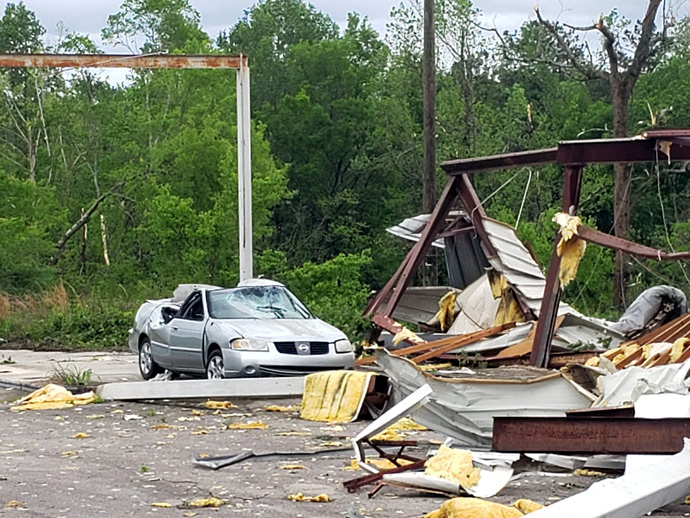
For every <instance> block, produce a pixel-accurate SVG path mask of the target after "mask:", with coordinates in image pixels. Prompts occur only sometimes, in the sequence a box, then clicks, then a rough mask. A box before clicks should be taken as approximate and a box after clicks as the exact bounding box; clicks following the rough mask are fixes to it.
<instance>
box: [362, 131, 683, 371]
mask: <svg viewBox="0 0 690 518" xmlns="http://www.w3.org/2000/svg"><path fill="white" fill-rule="evenodd" d="M687 160H690V129H680V130H676V129H669V130H655V131H648V132H645V133H643V134H642V135H639V136H637V137H632V138H624V139H600V140H572V141H563V142H559V144H558V146H557V147H555V148H548V149H542V150H536V151H521V152H518V153H507V154H502V155H493V156H487V157H480V158H468V159H460V160H451V161H447V162H444V163H442V164H441V168H442V169H443V170H444V171H445V172H446V174H447V175H448V183H447V184H446V187H445V189H444V191H443V194H442V195H441V198H440V199H439V202H438V204H437V205H436V208H435V209H434V212H433V213H432V215H431V218H430V219H429V222H428V223H427V226H426V228H425V229H424V232H423V233H422V236H421V239H420V240H419V241H418V242H417V243H415V245H414V246H413V248H412V249H411V250H410V252H409V253H408V254H407V256H406V257H405V259H404V260H403V262H402V263H401V265H400V267H399V268H398V270H397V271H396V272H395V273H394V274H393V276H392V277H391V279H390V280H389V281H388V282H387V283H386V285H385V286H384V287H383V288H382V289H381V291H380V292H379V293H378V294H377V295H376V297H375V298H374V299H373V300H372V301H371V302H370V303H369V305H368V306H367V308H366V310H365V314H368V315H372V314H374V313H379V314H382V315H384V316H386V317H389V316H390V315H391V314H392V313H393V311H394V310H395V307H396V305H397V303H398V301H399V300H400V297H401V296H402V293H403V292H404V290H405V289H406V288H407V286H408V285H409V283H410V281H411V279H412V278H413V276H414V274H415V272H416V271H417V269H418V268H419V266H420V264H421V263H422V261H423V259H424V257H425V256H426V254H427V252H428V251H429V249H430V247H431V244H432V242H433V241H434V240H435V239H436V238H437V237H438V235H439V234H443V233H444V231H443V230H442V226H443V224H444V221H445V219H446V217H447V216H448V213H449V211H450V210H451V207H452V205H453V203H455V202H456V201H457V200H460V202H461V203H462V204H463V205H464V206H465V209H466V210H467V212H468V213H469V214H471V215H472V216H471V219H472V224H473V225H474V227H473V228H474V231H475V232H476V233H477V234H478V235H479V237H480V238H481V243H482V247H483V249H484V252H485V253H486V255H487V257H493V256H495V254H496V251H495V250H494V249H493V247H492V245H491V242H490V241H489V239H488V238H487V235H486V231H485V229H484V228H483V223H482V217H484V216H485V214H484V209H483V208H482V206H481V203H480V201H479V198H478V197H477V195H476V193H475V191H474V188H473V187H472V184H471V182H470V179H469V176H468V175H471V174H476V173H480V172H488V171H497V170H503V169H511V168H516V167H528V166H538V165H546V164H554V165H560V166H562V167H563V168H564V175H563V204H562V210H563V212H565V213H567V214H570V215H571V216H574V215H576V214H577V211H578V206H579V203H580V190H581V185H582V176H583V172H584V169H585V167H586V166H587V165H590V164H612V163H638V162H651V163H660V162H668V163H670V162H671V161H687ZM476 216H481V217H476ZM581 230H582V234H583V235H582V236H580V237H581V238H582V239H585V240H587V241H590V242H594V243H597V244H600V245H602V246H605V247H608V248H612V249H614V250H618V251H621V252H624V253H629V254H635V255H640V256H642V257H647V258H652V259H658V260H681V259H688V258H690V253H688V252H681V253H674V254H669V253H666V252H663V251H661V250H655V249H652V248H649V247H646V246H643V245H640V244H637V243H632V242H630V241H627V240H625V239H621V238H618V237H615V236H611V235H608V234H604V233H603V232H599V231H596V230H592V229H587V228H586V227H584V226H583V227H581ZM451 231H452V230H451ZM447 232H448V231H446V232H445V233H447ZM559 238H560V235H557V236H556V241H555V243H554V250H553V253H552V256H551V261H550V263H549V270H548V273H547V276H546V286H545V288H544V296H543V298H542V304H541V309H540V311H539V318H538V321H537V327H536V332H535V337H534V341H533V346H532V351H531V354H530V363H531V364H532V365H536V366H539V367H547V366H548V364H549V356H550V351H551V341H552V339H553V334H554V326H555V319H556V314H557V309H558V303H559V301H560V296H561V288H560V283H559V282H558V270H559V267H560V262H561V258H560V256H559V255H558V254H557V253H556V243H557V242H558V239H559ZM389 295H390V298H389V300H388V303H387V304H386V306H385V308H384V309H383V310H381V306H382V305H383V301H384V300H385V299H386V298H387V297H389Z"/></svg>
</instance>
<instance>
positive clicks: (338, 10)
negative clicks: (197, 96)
mask: <svg viewBox="0 0 690 518" xmlns="http://www.w3.org/2000/svg"><path fill="white" fill-rule="evenodd" d="M4 3H5V4H7V2H4ZM24 3H25V4H26V5H27V7H28V8H29V9H31V10H33V11H34V12H35V13H36V15H37V16H38V18H39V20H40V21H41V23H42V24H43V25H44V27H46V29H47V30H48V32H49V34H55V32H56V25H57V23H58V22H59V21H62V22H64V23H65V25H66V26H67V28H69V29H70V30H71V31H74V32H78V33H84V34H89V35H90V36H91V37H92V38H93V39H94V40H96V41H97V42H98V43H100V38H99V34H100V31H101V29H102V28H103V27H104V26H105V23H106V19H107V18H108V15H109V14H112V13H115V12H117V11H118V8H119V6H120V4H121V0H24ZM191 3H192V5H193V6H194V7H195V8H196V9H197V10H198V11H199V12H200V13H201V22H202V25H203V26H204V29H205V30H206V32H208V33H209V34H210V35H211V37H213V38H215V36H217V34H218V32H219V31H221V30H223V29H227V28H229V27H232V26H233V25H234V24H235V23H237V21H238V20H239V19H240V18H241V17H242V16H243V14H244V11H245V10H247V9H249V8H250V7H251V6H252V5H253V4H254V2H252V1H248V0H191ZM311 3H312V4H313V5H314V6H315V7H316V9H318V10H319V11H322V12H324V13H327V14H328V15H329V16H331V18H333V19H334V20H335V21H336V22H339V23H341V24H342V23H343V22H344V21H345V20H347V13H348V12H352V11H355V12H358V13H359V14H361V15H363V16H367V17H368V18H369V20H370V21H371V23H372V25H373V26H374V27H375V28H376V29H377V30H378V31H379V32H381V33H383V32H384V31H385V29H386V23H387V22H388V20H389V14H390V10H391V7H392V6H395V5H399V3H400V2H399V1H392V0H312V2H311ZM536 4H537V0H510V1H506V0H475V3H474V5H475V7H477V8H478V9H479V10H480V11H481V12H482V15H483V22H484V23H485V24H488V25H492V26H493V25H495V26H496V27H497V28H498V29H500V30H513V29H516V28H517V27H519V26H520V24H521V23H522V22H524V21H526V20H528V19H533V18H534V14H533V13H534V6H535V5H536ZM540 5H541V7H540V8H541V11H542V13H543V14H544V15H545V16H547V17H549V18H552V19H554V18H557V17H558V18H559V19H560V20H562V21H567V22H569V23H572V24H577V25H580V24H583V25H584V24H589V23H592V21H594V20H596V19H597V18H598V17H599V14H600V13H602V12H603V13H604V14H608V13H609V12H610V11H611V9H613V8H614V7H616V6H618V9H619V11H620V12H621V13H622V14H624V15H626V16H627V17H628V18H631V19H638V18H641V17H642V15H643V14H644V10H645V8H646V5H647V0H617V1H613V0H561V1H557V0H542V2H541V4H540ZM123 51H126V49H123Z"/></svg>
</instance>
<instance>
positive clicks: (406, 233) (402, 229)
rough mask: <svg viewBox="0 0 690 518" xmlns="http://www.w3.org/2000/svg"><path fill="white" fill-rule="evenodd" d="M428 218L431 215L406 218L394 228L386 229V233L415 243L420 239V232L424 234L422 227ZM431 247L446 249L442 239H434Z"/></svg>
mask: <svg viewBox="0 0 690 518" xmlns="http://www.w3.org/2000/svg"><path fill="white" fill-rule="evenodd" d="M430 217H431V214H420V215H419V216H414V217H412V218H407V219H405V220H403V221H402V222H401V223H398V224H397V225H395V226H392V227H388V228H387V229H386V232H388V233H389V234H393V235H394V236H396V237H399V238H402V239H407V240H408V241H414V242H415V243H416V242H417V241H419V240H420V239H421V238H422V232H424V227H425V226H426V224H427V223H428V222H429V218H430ZM433 246H435V247H436V248H445V247H446V245H445V243H444V242H443V239H436V240H435V241H434V242H433Z"/></svg>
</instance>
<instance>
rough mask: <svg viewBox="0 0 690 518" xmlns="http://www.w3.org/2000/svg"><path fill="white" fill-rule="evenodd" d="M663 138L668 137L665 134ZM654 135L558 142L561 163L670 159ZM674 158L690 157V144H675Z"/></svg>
mask: <svg viewBox="0 0 690 518" xmlns="http://www.w3.org/2000/svg"><path fill="white" fill-rule="evenodd" d="M659 140H664V139H663V138H661V139H659ZM659 140H657V139H654V138H649V139H644V138H632V139H601V140H571V141H565V142H559V143H558V154H557V159H556V161H557V162H558V163H559V164H561V165H587V164H614V163H634V162H656V161H657V160H659V161H664V162H665V161H666V160H667V159H668V157H667V156H666V155H665V154H664V153H663V152H662V151H661V149H658V147H657V143H658V142H659ZM671 160H690V147H687V146H680V145H678V146H676V145H673V146H671Z"/></svg>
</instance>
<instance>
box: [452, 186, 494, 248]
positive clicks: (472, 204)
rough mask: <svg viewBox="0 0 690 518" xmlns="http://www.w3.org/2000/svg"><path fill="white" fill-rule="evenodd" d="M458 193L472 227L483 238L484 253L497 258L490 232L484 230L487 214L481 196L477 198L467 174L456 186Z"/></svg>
mask: <svg viewBox="0 0 690 518" xmlns="http://www.w3.org/2000/svg"><path fill="white" fill-rule="evenodd" d="M456 192H457V195H458V197H459V198H460V201H461V202H462V204H463V206H464V207H465V210H466V211H467V214H468V215H469V216H470V221H471V222H472V225H474V229H475V230H476V231H477V234H479V237H480V238H481V244H482V247H483V248H484V252H485V253H486V255H487V256H489V257H493V256H495V255H496V250H495V249H494V246H493V245H492V244H491V240H490V239H489V234H488V232H487V231H486V229H485V228H484V218H486V212H485V211H484V207H483V206H482V202H481V201H480V200H479V196H477V191H475V190H474V186H473V185H472V182H470V179H469V177H468V176H467V175H466V174H463V175H461V176H460V177H459V180H458V183H457V184H456Z"/></svg>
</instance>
